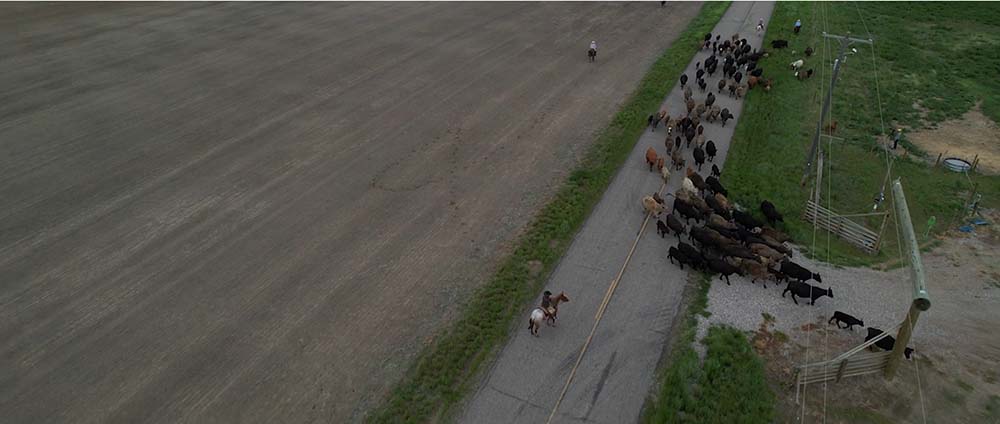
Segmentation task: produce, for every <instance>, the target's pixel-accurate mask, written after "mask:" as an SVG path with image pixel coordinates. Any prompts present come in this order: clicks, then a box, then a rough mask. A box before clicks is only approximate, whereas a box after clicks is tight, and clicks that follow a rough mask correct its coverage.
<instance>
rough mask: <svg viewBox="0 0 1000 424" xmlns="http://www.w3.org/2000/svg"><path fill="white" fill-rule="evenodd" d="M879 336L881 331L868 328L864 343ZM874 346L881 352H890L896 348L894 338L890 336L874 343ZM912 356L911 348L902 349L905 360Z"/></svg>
mask: <svg viewBox="0 0 1000 424" xmlns="http://www.w3.org/2000/svg"><path fill="white" fill-rule="evenodd" d="M879 334H882V330H879V329H877V328H869V329H868V336H866V337H865V341H866V342H867V341H869V340H871V339H873V338H875V337H877V336H878V335H879ZM875 346H878V347H880V348H882V350H892V349H893V348H894V347H896V338H895V337H892V336H885V337H883V338H882V339H881V340H879V341H877V342H875ZM912 354H913V349H912V348H906V349H903V356H906V359H910V355H912Z"/></svg>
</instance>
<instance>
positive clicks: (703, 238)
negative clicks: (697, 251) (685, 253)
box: [688, 227, 720, 247]
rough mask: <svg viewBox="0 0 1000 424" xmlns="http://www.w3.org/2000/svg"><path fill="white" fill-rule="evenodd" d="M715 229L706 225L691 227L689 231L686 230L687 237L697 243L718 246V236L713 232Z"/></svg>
mask: <svg viewBox="0 0 1000 424" xmlns="http://www.w3.org/2000/svg"><path fill="white" fill-rule="evenodd" d="M713 232H715V230H713V229H711V228H706V227H691V231H689V232H688V238H689V239H690V240H693V241H697V242H698V244H700V245H702V247H704V246H718V244H719V237H720V236H716V234H718V233H716V234H713Z"/></svg>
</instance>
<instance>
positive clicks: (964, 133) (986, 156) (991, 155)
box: [907, 107, 1000, 175]
mask: <svg viewBox="0 0 1000 424" xmlns="http://www.w3.org/2000/svg"><path fill="white" fill-rule="evenodd" d="M907 138H908V139H909V140H910V141H911V142H913V144H915V145H917V146H918V147H920V148H921V149H922V150H924V151H925V152H927V153H928V156H930V159H931V160H934V159H936V158H937V155H938V154H939V153H941V154H943V155H944V156H943V157H944V158H948V157H957V158H960V159H965V160H967V161H969V163H972V161H973V159H974V158H975V157H976V156H977V155H978V156H979V166H978V167H977V170H978V171H980V172H982V173H985V174H994V175H995V174H998V173H1000V127H997V124H996V122H993V121H992V120H990V118H989V117H987V116H986V115H983V113H982V112H981V111H980V110H979V108H978V107H976V108H975V109H972V110H970V111H968V112H966V113H965V115H963V116H962V119H956V120H951V121H944V122H941V123H939V124H937V125H936V126H935V127H934V128H933V129H926V130H919V131H915V132H913V133H910V134H907Z"/></svg>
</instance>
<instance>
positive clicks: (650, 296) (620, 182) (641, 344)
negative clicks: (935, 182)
mask: <svg viewBox="0 0 1000 424" xmlns="http://www.w3.org/2000/svg"><path fill="white" fill-rule="evenodd" d="M773 7H774V3H773V2H752V3H749V2H746V3H744V2H734V3H733V4H732V5H731V6H730V8H729V10H728V11H727V12H726V13H725V15H724V16H723V17H722V19H721V20H720V22H719V23H718V25H716V27H715V28H714V29H713V31H712V33H713V34H722V35H723V38H726V37H728V36H730V35H732V34H733V33H739V34H741V37H744V38H747V40H748V41H750V43H751V44H752V45H753V46H754V47H755V48H760V45H761V42H762V40H763V35H764V34H763V33H761V34H757V33H756V32H755V31H754V26H755V25H756V23H757V20H758V19H759V18H764V21H765V23H769V17H770V16H771V11H772V9H773ZM708 55H709V53H708V52H707V51H702V52H699V53H697V54H696V55H695V57H694V58H693V59H692V60H691V63H690V64H689V65H688V67H687V69H686V70H685V73H687V74H688V77H689V78H690V79H691V81H689V83H691V84H693V80H694V78H693V77H694V73H695V63H696V62H701V61H704V60H705V58H706V57H708ZM779 65H780V64H773V63H768V62H767V61H764V62H762V67H763V68H764V69H765V73H767V72H776V71H780V69H782V67H781V66H779ZM720 68H721V65H720ZM720 75H721V72H717V73H716V76H715V77H709V78H706V82H707V83H708V87H709V89H710V90H711V89H712V88H714V87H715V85H716V84H717V83H718V80H719V78H720ZM744 82H745V80H744ZM692 88H693V90H694V96H695V99H696V100H699V101H703V100H704V97H705V95H706V94H707V91H706V92H705V93H702V92H700V90H699V89H698V88H697V86H696V85H695V86H693V87H692ZM716 96H717V99H716V104H718V105H720V107H723V108H729V110H730V111H731V112H732V113H733V114H734V115H735V116H736V117H735V119H733V120H730V122H729V123H727V124H726V126H725V127H722V126H721V125H720V124H719V123H712V124H705V135H706V138H707V139H708V140H713V141H715V144H716V146H717V147H718V154H717V155H716V158H715V161H714V163H715V164H717V165H718V166H719V168H720V169H721V168H722V164H723V163H725V160H726V155H727V153H728V150H729V144H730V140H731V138H732V135H733V129H734V128H735V127H736V121H737V120H738V119H739V118H740V117H741V115H742V112H743V108H742V102H740V101H737V100H736V99H732V98H730V97H729V95H728V94H725V93H724V94H721V95H720V94H716ZM662 108H666V109H667V110H668V112H669V113H670V114H671V115H674V116H676V115H677V114H678V113H682V112H683V111H684V110H685V108H684V104H683V93H682V90H681V88H680V85H679V84H677V85H676V86H675V87H674V88H673V90H671V92H670V93H669V95H668V96H667V98H666V99H665V101H664V103H663V106H662ZM665 137H666V133H665V130H664V129H663V127H662V126H661V127H659V128H658V129H657V130H656V131H655V132H654V131H649V130H647V131H646V132H645V133H644V134H643V135H642V137H641V138H640V140H639V142H638V143H637V144H636V146H635V149H633V151H632V153H631V155H630V157H629V159H628V161H627V162H626V164H625V165H624V166H623V167H622V169H621V170H619V171H618V174H617V175H616V176H615V179H614V180H613V181H612V183H611V185H610V186H609V187H608V190H607V192H606V193H605V194H604V197H603V198H602V199H601V201H600V202H599V203H598V205H597V206H596V207H595V208H594V211H593V212H592V214H591V216H590V217H589V218H588V219H587V222H585V223H584V226H583V228H582V229H581V230H580V232H579V233H578V234H577V236H576V238H575V239H574V241H573V243H572V245H571V246H570V248H569V250H568V251H567V253H566V256H565V257H564V258H563V259H562V261H561V262H560V264H559V265H558V266H557V267H556V269H555V271H554V272H553V274H552V276H551V278H550V280H549V281H548V282H547V283H546V287H545V289H546V290H550V291H552V292H554V293H558V292H560V291H565V292H566V294H567V295H568V296H569V298H570V302H569V303H567V304H564V305H563V306H562V307H561V308H560V311H559V324H558V326H557V327H554V328H553V327H547V326H543V327H542V329H541V331H540V334H539V335H540V337H533V336H531V335H530V334H529V332H528V330H527V317H528V313H529V310H527V309H526V310H525V311H524V321H525V323H524V326H523V327H525V328H524V329H519V330H518V331H517V332H516V333H515V334H514V335H513V336H512V337H511V339H510V340H509V341H508V343H507V345H506V346H504V347H503V349H502V350H501V352H500V353H499V355H498V357H497V359H496V361H495V363H494V364H493V366H492V367H491V369H489V370H488V371H487V373H486V375H485V376H484V378H483V380H482V381H481V382H480V383H479V385H478V388H477V390H476V392H475V394H473V395H472V396H470V399H469V400H468V402H467V404H466V405H465V406H464V409H463V410H462V411H461V412H460V416H459V421H461V422H466V423H543V422H545V421H546V419H547V418H548V417H549V415H550V413H551V412H552V408H553V406H554V405H555V404H556V402H557V399H558V398H559V396H560V393H561V392H562V390H563V387H564V385H565V384H566V381H567V378H568V377H569V376H570V374H571V373H575V375H574V378H573V380H572V382H571V384H570V385H569V386H568V389H567V391H566V393H565V398H564V399H563V400H562V402H561V405H560V406H559V409H558V411H556V413H555V415H554V418H553V419H552V422H555V423H570V422H578V421H587V422H597V423H619V422H634V421H637V420H638V418H639V414H640V412H641V408H642V405H643V402H644V401H645V398H646V396H647V394H648V393H649V390H650V388H651V387H652V385H653V383H654V370H655V368H656V365H657V362H658V361H659V359H660V356H661V354H662V353H663V350H664V347H665V345H666V343H667V341H668V339H669V338H670V337H671V334H670V333H669V332H670V329H671V327H672V324H673V321H674V319H675V317H676V315H677V310H678V307H679V305H680V300H681V294H682V292H683V289H684V285H685V283H686V280H687V273H686V271H684V272H682V271H680V270H679V269H678V268H677V267H676V266H674V265H671V264H670V263H669V262H668V261H667V258H666V255H667V249H668V248H669V247H670V246H672V245H674V244H675V243H676V239H675V238H669V237H668V238H666V239H661V238H660V237H659V236H657V235H656V230H655V228H656V227H655V225H646V226H645V227H643V221H644V220H645V219H646V214H645V213H644V211H643V210H642V207H641V205H640V199H641V198H642V196H644V195H649V194H651V193H653V192H654V191H656V190H657V188H658V187H660V186H661V182H662V180H661V178H660V176H659V174H658V173H654V172H649V170H648V168H647V166H646V164H645V151H646V149H647V148H648V147H650V146H652V147H654V148H655V149H656V150H657V152H658V153H659V154H663V153H664V151H665V148H664V139H665ZM691 151H692V149H690V148H687V149H684V153H685V159H686V160H687V163H688V164H691V163H693V162H694V160H693V158H692V157H691ZM710 168H711V164H708V166H707V167H705V168H703V170H702V172H701V174H702V176H706V175H708V174H709V170H710ZM681 180H682V178H681V177H680V172H674V174H673V176H672V177H671V179H670V183H669V185H668V186H667V187H666V190H665V192H673V191H675V190H676V189H677V188H678V187H679V186H680V183H681ZM722 181H723V183H725V170H723V178H722ZM650 224H652V223H650ZM638 228H643V231H642V233H640V234H639V235H638V242H636V237H637V236H636V229H638ZM634 243H635V244H636V247H635V249H634V252H631V256H630V258H629V260H628V263H627V266H626V267H625V271H624V273H623V274H622V276H621V278H620V280H619V281H618V283H617V286H616V287H615V289H614V292H613V293H609V292H610V289H609V283H608V282H611V284H615V283H614V280H615V277H616V275H617V274H618V273H619V271H620V270H621V269H622V266H623V264H625V263H626V257H628V256H629V255H630V251H631V250H632V249H631V248H632V245H633V244H634ZM539 295H540V293H539ZM608 295H610V300H607V302H608V304H607V307H606V310H605V311H604V312H603V318H602V320H601V322H600V323H599V325H597V327H596V331H595V332H594V334H593V336H592V341H591V342H590V344H589V346H588V348H587V350H586V352H585V353H584V355H583V357H582V360H580V361H579V364H578V365H575V364H577V360H578V358H579V355H580V352H581V349H582V348H583V347H584V343H585V342H587V340H588V335H589V334H590V333H591V330H592V328H594V320H595V319H596V317H595V315H594V314H595V311H598V310H599V309H600V307H601V305H602V304H603V303H604V302H605V300H606V296H608Z"/></svg>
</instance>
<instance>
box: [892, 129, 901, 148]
mask: <svg viewBox="0 0 1000 424" xmlns="http://www.w3.org/2000/svg"><path fill="white" fill-rule="evenodd" d="M902 136H903V129H902V128H896V131H893V134H892V150H896V146H898V145H899V138H900V137H902Z"/></svg>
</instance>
